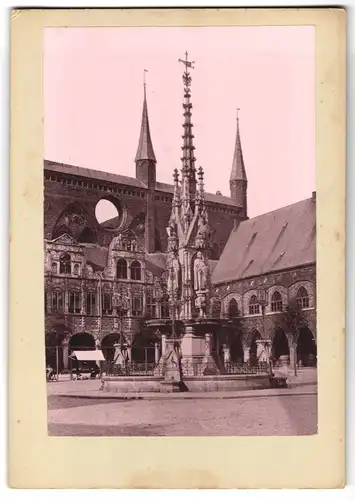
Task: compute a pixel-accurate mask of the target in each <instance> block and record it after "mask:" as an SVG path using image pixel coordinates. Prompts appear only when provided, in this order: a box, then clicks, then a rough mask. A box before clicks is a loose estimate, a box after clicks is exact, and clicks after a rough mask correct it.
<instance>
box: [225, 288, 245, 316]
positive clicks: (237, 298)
mask: <svg viewBox="0 0 355 500" xmlns="http://www.w3.org/2000/svg"><path fill="white" fill-rule="evenodd" d="M232 299H234V300H235V301H236V302H237V305H238V311H239V313H240V314H241V313H242V297H241V295H240V294H239V293H229V294H228V295H226V296H225V297H224V298H223V301H222V305H223V314H224V315H225V316H228V306H229V303H230V301H231V300H232Z"/></svg>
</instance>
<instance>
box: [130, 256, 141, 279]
mask: <svg viewBox="0 0 355 500" xmlns="http://www.w3.org/2000/svg"><path fill="white" fill-rule="evenodd" d="M141 279H142V266H141V265H140V263H139V262H138V261H137V260H135V261H134V262H132V264H131V280H134V281H140V280H141Z"/></svg>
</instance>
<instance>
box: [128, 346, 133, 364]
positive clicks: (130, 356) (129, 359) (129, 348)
mask: <svg viewBox="0 0 355 500" xmlns="http://www.w3.org/2000/svg"><path fill="white" fill-rule="evenodd" d="M127 354H128V361H129V362H131V361H132V346H130V345H129V346H127Z"/></svg>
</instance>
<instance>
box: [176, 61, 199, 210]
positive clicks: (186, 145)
mask: <svg viewBox="0 0 355 500" xmlns="http://www.w3.org/2000/svg"><path fill="white" fill-rule="evenodd" d="M179 62H181V63H182V64H184V66H185V70H184V73H183V76H182V81H183V83H184V102H183V105H182V107H183V108H184V123H183V129H184V133H183V135H182V139H183V145H182V147H181V149H182V151H183V154H182V158H181V162H182V168H181V177H182V179H181V182H182V194H183V197H184V205H185V211H186V214H188V212H189V211H190V210H191V211H192V212H193V211H194V197H195V192H196V169H195V161H196V158H195V155H194V150H195V146H194V144H193V139H194V135H193V133H192V127H193V124H192V122H191V114H192V113H191V109H192V104H191V102H190V99H191V90H190V88H191V75H190V73H189V68H191V69H193V68H194V66H193V64H194V62H191V61H189V60H188V53H187V52H185V59H179Z"/></svg>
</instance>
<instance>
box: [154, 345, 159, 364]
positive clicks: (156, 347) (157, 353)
mask: <svg viewBox="0 0 355 500" xmlns="http://www.w3.org/2000/svg"><path fill="white" fill-rule="evenodd" d="M154 355H155V364H158V363H159V358H160V356H159V344H158V342H155V344H154Z"/></svg>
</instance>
